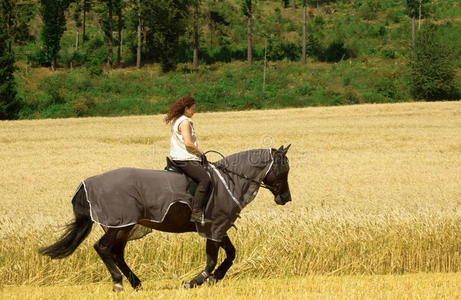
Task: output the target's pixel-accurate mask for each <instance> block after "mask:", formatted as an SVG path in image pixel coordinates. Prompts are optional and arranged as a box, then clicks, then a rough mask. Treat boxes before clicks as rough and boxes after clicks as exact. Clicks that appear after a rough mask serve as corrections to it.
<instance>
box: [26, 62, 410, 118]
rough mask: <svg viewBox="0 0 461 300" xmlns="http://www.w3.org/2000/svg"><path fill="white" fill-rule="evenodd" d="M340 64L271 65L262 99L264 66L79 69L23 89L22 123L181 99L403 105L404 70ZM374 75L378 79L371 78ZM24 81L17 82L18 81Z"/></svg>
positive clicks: (211, 103) (239, 106)
mask: <svg viewBox="0 0 461 300" xmlns="http://www.w3.org/2000/svg"><path fill="white" fill-rule="evenodd" d="M373 65H376V64H375V63H373V64H372V63H369V62H368V63H367V62H360V61H342V62H340V63H337V64H330V65H324V64H322V63H320V64H316V65H315V66H306V65H302V64H300V63H290V62H278V63H271V64H270V65H269V66H268V69H267V75H266V86H265V90H264V91H263V87H262V84H263V63H262V62H256V63H255V64H253V65H251V66H249V65H247V64H246V63H245V62H233V63H229V64H214V65H210V66H209V67H207V68H202V69H200V70H199V71H198V72H189V69H188V66H187V65H180V68H178V70H177V71H174V72H169V73H163V72H161V70H160V69H159V68H156V69H155V70H152V69H148V68H143V69H141V70H129V71H125V72H115V71H114V72H105V73H103V74H101V75H91V74H89V73H88V71H85V70H84V69H77V70H72V71H70V70H69V71H65V72H60V73H57V74H56V75H52V76H45V77H43V76H41V75H40V74H36V75H29V77H28V78H29V80H28V81H26V80H24V81H22V85H21V86H20V95H21V98H22V99H30V100H26V101H25V102H24V108H23V109H22V111H21V117H22V118H44V117H46V118H49V117H75V116H97V115H113V116H117V115H129V114H152V113H164V112H166V109H167V108H168V106H169V104H170V103H171V102H172V101H174V100H176V99H177V98H179V97H180V96H183V95H185V94H191V95H194V96H195V97H196V98H197V99H199V103H198V109H199V111H223V110H224V111H225V110H246V109H267V108H283V107H303V106H323V105H342V104H358V103H384V102H398V101H405V99H408V98H409V90H408V85H407V83H406V81H405V80H404V77H403V76H402V74H403V73H404V72H405V69H406V67H405V66H401V67H399V66H395V65H392V64H391V65H388V64H386V63H383V64H380V65H379V66H373ZM378 74H379V75H378ZM22 75H23V74H20V76H22Z"/></svg>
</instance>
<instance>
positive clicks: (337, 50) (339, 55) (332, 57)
mask: <svg viewBox="0 0 461 300" xmlns="http://www.w3.org/2000/svg"><path fill="white" fill-rule="evenodd" d="M349 57H350V56H349V53H348V50H347V49H346V48H345V47H344V42H342V41H335V42H332V43H331V44H330V45H329V46H328V48H327V49H325V53H324V58H325V60H326V61H328V62H338V61H340V60H342V59H348V58H349Z"/></svg>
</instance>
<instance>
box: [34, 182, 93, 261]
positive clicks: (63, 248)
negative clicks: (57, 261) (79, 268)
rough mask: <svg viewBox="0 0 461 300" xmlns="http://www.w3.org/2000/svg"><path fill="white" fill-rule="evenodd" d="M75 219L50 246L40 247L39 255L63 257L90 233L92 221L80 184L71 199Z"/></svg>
mask: <svg viewBox="0 0 461 300" xmlns="http://www.w3.org/2000/svg"><path fill="white" fill-rule="evenodd" d="M72 205H73V208H74V215H75V220H74V221H73V222H72V223H69V224H67V225H66V230H65V232H64V234H63V235H62V236H61V238H60V239H59V240H58V241H57V242H56V243H54V244H53V245H51V246H48V247H45V248H40V249H39V250H38V252H39V253H40V254H41V255H47V256H49V257H51V258H64V257H67V256H69V255H71V254H72V253H73V252H74V251H75V249H77V247H78V246H79V245H80V244H81V243H82V242H83V240H84V239H85V238H86V237H87V236H88V234H90V232H91V227H92V226H93V221H92V220H91V216H90V206H89V204H88V201H87V199H86V193H85V187H84V185H83V184H80V186H79V188H78V189H77V192H76V193H75V195H74V198H73V199H72Z"/></svg>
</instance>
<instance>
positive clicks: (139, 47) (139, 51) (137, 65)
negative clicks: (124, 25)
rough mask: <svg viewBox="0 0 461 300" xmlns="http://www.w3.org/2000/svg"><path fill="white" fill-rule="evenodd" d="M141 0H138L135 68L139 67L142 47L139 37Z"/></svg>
mask: <svg viewBox="0 0 461 300" xmlns="http://www.w3.org/2000/svg"><path fill="white" fill-rule="evenodd" d="M141 28H142V27H141V0H138V51H137V55H136V68H138V69H141V48H142V38H141Z"/></svg>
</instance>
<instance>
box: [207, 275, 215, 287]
mask: <svg viewBox="0 0 461 300" xmlns="http://www.w3.org/2000/svg"><path fill="white" fill-rule="evenodd" d="M205 282H206V283H207V284H208V285H215V284H216V283H217V282H218V279H216V277H214V275H210V276H208V277H207V279H205Z"/></svg>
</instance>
